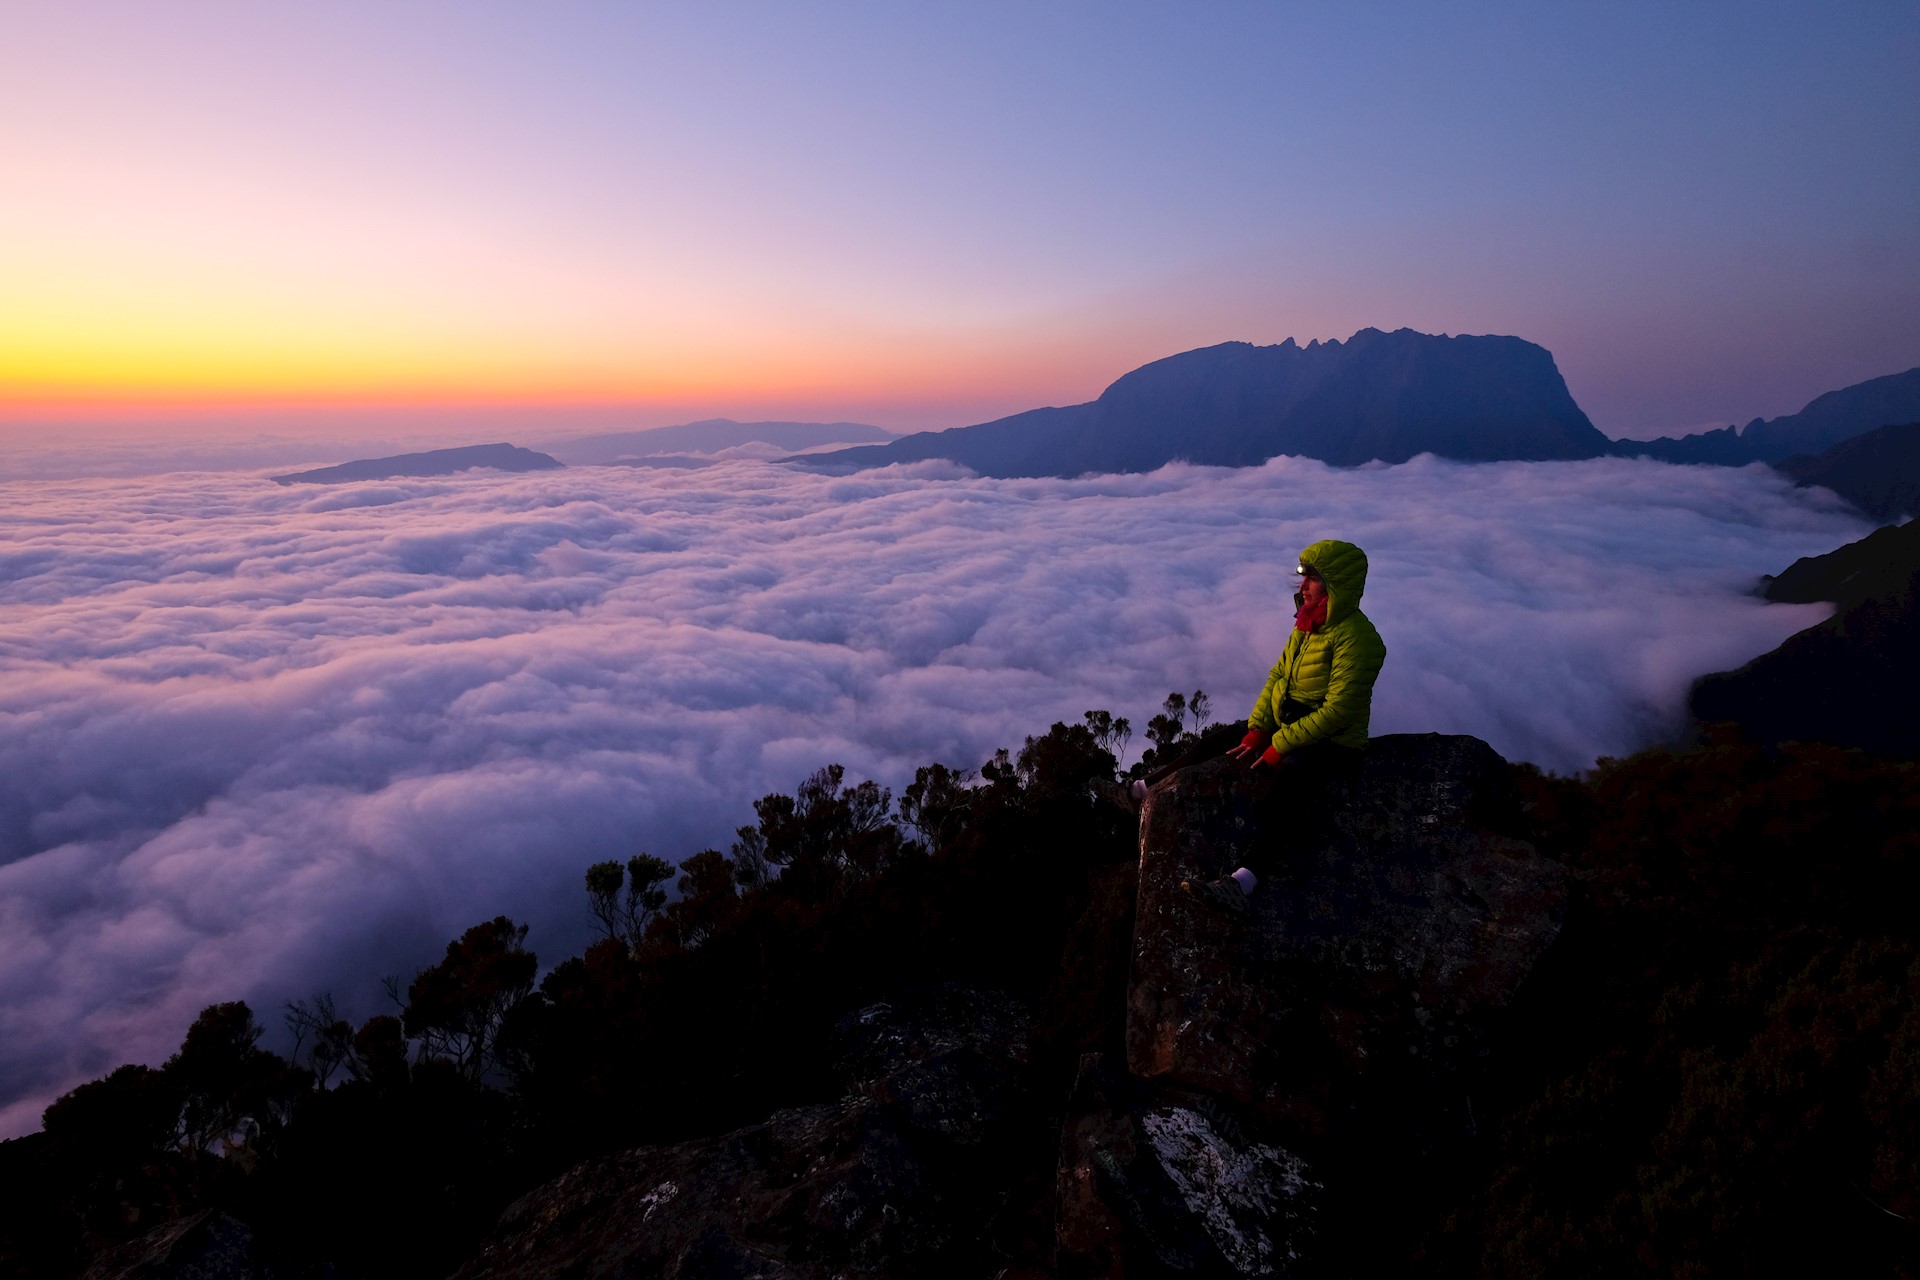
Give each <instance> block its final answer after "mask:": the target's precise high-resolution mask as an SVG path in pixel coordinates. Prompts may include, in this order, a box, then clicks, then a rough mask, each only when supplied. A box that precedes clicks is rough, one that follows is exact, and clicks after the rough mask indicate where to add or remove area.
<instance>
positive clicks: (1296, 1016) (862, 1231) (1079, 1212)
mask: <svg viewBox="0 0 1920 1280" xmlns="http://www.w3.org/2000/svg"><path fill="white" fill-rule="evenodd" d="M1506 776H1507V775H1506V766H1505V762H1503V761H1502V760H1501V759H1500V758H1499V757H1498V756H1497V755H1495V754H1494V753H1493V752H1492V750H1491V749H1489V748H1488V747H1487V746H1486V745H1485V744H1484V743H1481V742H1479V741H1477V740H1476V739H1471V738H1447V737H1440V736H1438V735H1427V736H1401V737H1387V738H1381V739H1377V740H1376V742H1375V744H1374V747H1373V749H1372V750H1370V751H1369V753H1368V758H1367V762H1366V764H1365V767H1364V769H1363V771H1362V772H1361V773H1360V775H1359V776H1358V777H1357V778H1355V779H1354V780H1352V782H1351V783H1350V784H1348V785H1346V786H1344V787H1342V788H1340V789H1338V790H1337V791H1335V792H1333V793H1331V794H1330V795H1329V800H1328V806H1327V810H1326V813H1325V815H1324V821H1323V822H1319V823H1315V824H1312V826H1311V827H1310V828H1308V829H1307V830H1308V831H1309V832H1310V835H1309V837H1308V838H1307V839H1306V840H1305V841H1304V842H1303V843H1302V844H1301V846H1300V847H1299V848H1298V849H1297V851H1295V853H1294V855H1293V857H1292V859H1291V863H1290V865H1291V870H1290V871H1289V872H1288V873H1287V874H1286V875H1284V876H1276V877H1274V878H1273V879H1272V881H1271V882H1269V883H1267V884H1263V885H1262V886H1261V889H1260V891H1259V893H1258V894H1257V895H1256V896H1255V900H1254V902H1253V909H1252V912H1251V914H1250V915H1249V916H1248V917H1247V918H1246V919H1245V920H1244V921H1242V920H1240V919H1238V918H1235V917H1230V916H1216V915H1214V914H1212V913H1210V912H1209V911H1207V909H1205V908H1204V907H1201V906H1200V905H1198V904H1197V903H1195V902H1194V901H1193V900H1192V899H1190V898H1189V897H1187V896H1186V895H1184V894H1182V893H1181V892H1180V890H1179V888H1178V883H1179V880H1180V879H1181V877H1183V876H1186V875H1190V874H1193V873H1195V872H1201V873H1206V874H1215V873H1218V872H1219V871H1221V870H1223V869H1226V868H1227V867H1228V865H1229V864H1230V863H1232V862H1233V860H1234V859H1235V858H1236V856H1237V846H1238V845H1240V844H1243V843H1244V842H1245V841H1247V840H1249V839H1252V838H1254V837H1255V830H1254V827H1253V826H1252V825H1251V818H1252V815H1253V812H1254V808H1255V806H1256V805H1257V804H1258V803H1259V799H1260V788H1261V787H1262V785H1263V781H1262V780H1261V779H1260V778H1257V777H1254V776H1252V775H1250V774H1248V772H1247V771H1246V770H1245V769H1243V768H1241V767H1239V766H1237V765H1235V764H1233V763H1232V762H1230V761H1227V760H1225V759H1221V758H1215V759H1213V760H1210V761H1205V762H1202V763H1200V764H1197V765H1194V766H1191V767H1189V768H1186V769H1182V770H1180V771H1178V772H1176V773H1174V774H1172V775H1171V776H1169V777H1167V778H1165V779H1163V780H1162V781H1161V782H1160V783H1158V784H1157V785H1156V786H1155V787H1154V788H1153V789H1152V791H1151V792H1150V793H1149V796H1148V799H1147V801H1146V803H1145V808H1144V811H1143V813H1142V815H1141V821H1140V850H1141V853H1140V862H1139V868H1138V875H1139V898H1138V902H1139V906H1138V911H1137V913H1136V916H1135V922H1134V930H1133V938H1134V942H1133V948H1132V967H1133V973H1132V979H1131V983H1130V992H1129V996H1128V1003H1127V1013H1126V1018H1127V1026H1126V1030H1125V1039H1124V1043H1125V1046H1126V1048H1125V1053H1124V1060H1121V1058H1120V1057H1119V1056H1117V1055H1107V1054H1101V1053H1095V1054H1090V1055H1088V1056H1086V1057H1085V1058H1084V1059H1082V1062H1081V1068H1080V1072H1079V1079H1078V1081H1077V1082H1076V1083H1075V1084H1074V1086H1073V1089H1072V1093H1071V1095H1070V1096H1069V1097H1067V1098H1044V1097H1035V1096H1033V1092H1032V1090H1033V1083H1034V1082H1033V1080H1032V1078H1031V1077H1030V1076H1029V1075H1027V1074H1025V1073H1024V1071H1023V1064H1024V1063H1025V1062H1026V1059H1027V1050H1026V1014H1025V1010H1024V1009H1023V1008H1022V1007H1021V1006H1020V1005H1018V1004H1017V1003H1015V1002H1012V1001H1010V1000H1007V999H1006V998H1004V997H1000V996H997V995H994V994H993V993H990V992H980V991H973V990H965V989H945V990H942V991H938V992H933V993H929V994H925V995H923V996H921V997H917V998H911V999H908V1000H904V1001H901V1002H895V1003H890V1004H887V1005H878V1006H872V1007H869V1008H866V1009H862V1010H859V1011H856V1012H854V1013H853V1014H850V1015H849V1016H848V1017H847V1018H845V1019H843V1021H842V1022H841V1024H840V1026H839V1027H838V1028H837V1030H836V1035H837V1036H838V1037H839V1039H840V1043H841V1045H842V1053H841V1070H840V1076H841V1081H842V1085H843V1087H844V1090H845V1092H844V1095H843V1096H842V1097H840V1098H839V1099H834V1100H823V1101H822V1102H820V1103H819V1104H817V1105H814V1106H809V1107H802V1108H797V1109H791V1110H787V1111H783V1112H780V1113H777V1114H776V1115H774V1116H772V1117H770V1118H769V1119H768V1120H767V1121H766V1122H765V1123H763V1124H759V1125H754V1126H751V1127H749V1128H746V1129H742V1130H738V1131H735V1132H733V1133H729V1134H725V1135H721V1136H719V1137H714V1138H705V1139H699V1140H696V1141H692V1142H686V1143H681V1144H678V1145H675V1146H666V1147H648V1148H641V1149H638V1150H634V1151H629V1152H626V1153H624V1154H621V1155H616V1156H611V1157H608V1158H605V1159H602V1160H597V1161H593V1162H589V1163H588V1164H585V1165H582V1166H580V1167H578V1168H576V1169H574V1170H573V1171H571V1172H570V1173H568V1174H566V1175H565V1176H563V1177H561V1178H560V1179H558V1180H556V1181H554V1182H552V1183H549V1184H548V1185H546V1186H544V1187H542V1188H540V1189H539V1190H536V1191H534V1192H533V1193H531V1194H530V1195H528V1196H526V1197H525V1198H523V1199H522V1200H521V1201H519V1202H518V1203H516V1204H515V1205H514V1206H513V1207H512V1208H510V1209H509V1210H508V1211H507V1213H506V1214H505V1215H504V1217H503V1218H502V1219H501V1222H500V1225H499V1228H498V1231H497V1232H496V1234H495V1236H494V1238H493V1239H492V1240H491V1241H490V1242H489V1243H488V1244H487V1245H486V1247H485V1249H484V1250H483V1251H482V1252H481V1253H480V1254H479V1255H478V1256H477V1257H476V1258H474V1259H473V1260H472V1261H471V1262H470V1263H469V1264H468V1265H467V1266H466V1267H464V1268H463V1269H462V1270H461V1271H460V1272H459V1273H458V1274H459V1277H460V1280H483V1278H500V1280H505V1278H506V1277H513V1278H515V1280H535V1278H545V1277H553V1278H556V1280H557V1278H558V1277H562V1276H566V1277H588V1276H609V1277H611V1276H622V1277H628V1276H631V1277H639V1276H662V1277H667V1276H696V1275H697V1276H722V1275H725V1276H766V1277H795V1278H799V1277H807V1278H809V1280H814V1278H817V1280H826V1278H827V1277H837V1276H900V1277H907V1276H942V1275H954V1276H961V1275H970V1276H972V1275H991V1274H1025V1275H1044V1274H1057V1275H1060V1276H1071V1277H1084V1278H1091V1277H1122V1276H1128V1277H1140V1276H1155V1275H1210V1276H1283V1275H1292V1274H1307V1273H1309V1272H1315V1273H1320V1274H1326V1273H1328V1270H1329V1268H1332V1270H1333V1271H1335V1272H1337V1271H1338V1269H1339V1266H1340V1265H1341V1260H1342V1259H1351V1258H1353V1257H1354V1256H1356V1253H1357V1251H1358V1249H1359V1241H1358V1239H1357V1237H1356V1233H1357V1232H1360V1231H1362V1230H1363V1228H1362V1227H1361V1226H1360V1225H1359V1224H1360V1222H1361V1218H1362V1216H1363V1215H1357V1214H1356V1212H1355V1206H1356V1205H1357V1204H1358V1203H1359V1202H1361V1201H1363V1200H1364V1199H1365V1197H1366V1196H1367V1195H1369V1194H1372V1193H1374V1192H1375V1191H1377V1189H1378V1185H1379V1184H1378V1180H1377V1179H1373V1178H1370V1177H1369V1176H1368V1175H1366V1173H1365V1172H1364V1171H1365V1169H1366V1168H1367V1166H1368V1164H1369V1163H1370V1162H1372V1161H1374V1160H1388V1161H1392V1162H1395V1167H1397V1168H1402V1169H1405V1168H1414V1167H1419V1168H1422V1169H1427V1173H1426V1174H1425V1175H1424V1176H1433V1175H1432V1173H1431V1169H1428V1166H1434V1165H1435V1161H1434V1159H1433V1158H1432V1153H1433V1152H1435V1151H1442V1150H1444V1149H1445V1147H1446V1135H1449V1134H1453V1133H1456V1132H1458V1131H1460V1130H1461V1128H1462V1126H1463V1125H1466V1124H1468V1123H1470V1122H1469V1120H1468V1119H1467V1117H1466V1116H1465V1114H1464V1113H1463V1111H1462V1102H1463V1095H1462V1094H1461V1092H1460V1080H1461V1078H1462V1075H1463V1073H1465V1072H1468V1071H1470V1070H1471V1069H1473V1067H1474V1064H1475V1063H1476V1061H1477V1056H1478V1055H1479V1053H1480V1052H1481V1050H1482V1047H1483V1041H1482V1038H1481V1035H1480V1030H1481V1026H1482V1024H1483V1022H1484V1020H1485V1019H1486V1018H1487V1017H1489V1016H1491V1015H1494V1014H1495V1013H1496V1012H1497V1011H1498V1010H1499V1009H1500V1008H1502V1007H1503V1006H1504V1005H1505V1004H1506V1003H1507V1002H1508V1001H1509V1000H1510V999H1511V998H1512V996H1513V994H1514V992H1515V991H1516V990H1517V988H1518V987H1519V985H1520V984H1521V983H1522V982H1523V981H1524V980H1525V978H1526V976H1527V974H1528V972H1529V970H1530V969H1531V967H1532V965H1533V962H1534V961H1535V960H1536V959H1537V958H1538V957H1539V956H1540V954H1541V953H1542V952H1543V951H1544V950H1545V949H1546V948H1547V946H1548V945H1549V944H1550V943H1551V942H1552V941H1553V939H1554V938H1555V936H1556V934H1557V933H1558V930H1559V927H1560V919H1561V913H1562V910H1563V907H1564V903H1565V895H1566V887H1565V877H1564V875H1563V873H1562V872H1561V870H1560V868H1559V867H1558V866H1557V865H1556V864H1554V863H1552V862H1550V861H1549V860H1547V859H1545V858H1543V857H1541V856H1540V855H1539V854H1538V853H1536V852H1535V851H1534V850H1533V849H1532V848H1531V847H1529V846H1527V845H1525V844H1522V843H1520V842H1518V841H1515V840H1512V839H1510V838H1508V837H1505V836H1502V835H1500V834H1498V833H1497V830H1496V828H1497V827H1498V826H1500V825H1501V821H1502V817H1503V815H1504V814H1506V813H1507V812H1508V810H1509V809H1510V804H1511V797H1510V796H1509V794H1508V792H1507V784H1506ZM1116 1030H1117V1028H1116ZM1036 1149H1041V1150H1046V1149H1051V1150H1053V1151H1054V1152H1055V1168H1054V1174H1053V1177H1052V1179H1051V1185H1050V1187H1049V1185H1048V1183H1047V1180H1044V1179H1043V1180H1042V1181H1041V1183H1040V1185H1038V1186H1036V1185H1035V1184H1034V1181H1033V1180H1032V1179H1031V1178H1027V1177H1025V1176H1024V1175H1023V1174H1022V1169H1023V1167H1025V1165H1026V1163H1027V1162H1028V1161H1027V1155H1030V1154H1031V1153H1032V1152H1033V1151H1035V1150H1036ZM1423 1152H1424V1153H1426V1154H1422V1153H1423ZM1023 1153H1026V1154H1023ZM1436 1167H1437V1166H1436ZM1018 1220H1028V1221H1032V1220H1039V1221H1042V1222H1050V1223H1051V1224H1052V1232H1051V1234H1052V1242H1051V1247H1050V1248H1048V1247H1047V1246H1046V1245H1045V1244H1044V1243H1043V1244H1042V1245H1041V1246H1040V1248H1039V1249H1038V1250H1037V1252H1038V1253H1039V1254H1040V1255H1041V1256H1040V1257H1038V1258H1035V1257H1032V1256H1027V1257H1025V1258H1023V1257H1022V1256H1021V1251H1020V1250H1018V1249H1017V1248H1016V1247H1014V1245H1013V1243H1010V1241H1009V1239H1008V1236H1009V1234H1012V1235H1017V1232H1012V1231H1011V1229H1010V1228H1007V1227H1006V1226H1005V1224H1006V1223H1007V1222H1009V1221H1018ZM1032 1252H1034V1251H1033V1250H1029V1251H1028V1253H1029V1254H1031V1253H1032Z"/></svg>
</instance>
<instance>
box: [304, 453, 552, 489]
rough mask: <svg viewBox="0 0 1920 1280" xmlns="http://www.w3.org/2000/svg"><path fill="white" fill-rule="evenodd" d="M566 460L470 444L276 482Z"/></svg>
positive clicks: (541, 467)
mask: <svg viewBox="0 0 1920 1280" xmlns="http://www.w3.org/2000/svg"><path fill="white" fill-rule="evenodd" d="M564 465H565V464H564V463H562V462H560V461H558V460H557V459H554V458H550V457H548V456H547V455H546V454H544V453H535V452H534V451H533V450H531V449H522V448H520V447H518V446H517V445H511V444H470V445H463V446H461V447H460V448H457V449H429V450H427V451H426V452H425V453H401V454H396V455H394V456H393V457H391V458H361V459H359V460H357V461H354V462H343V463H341V464H340V465H339V466H337V467H320V468H318V469H317V470H313V471H297V472H295V473H294V474H292V475H285V476H275V477H274V478H273V482H274V483H275V484H349V483H351V482H353V481H355V480H391V479H394V478H395V477H399V476H450V475H453V474H455V473H456V472H460V471H472V470H474V469H475V468H477V467H486V468H489V469H491V470H495V471H556V470H559V469H560V468H561V467H563V466H564Z"/></svg>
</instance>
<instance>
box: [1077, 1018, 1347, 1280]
mask: <svg viewBox="0 0 1920 1280" xmlns="http://www.w3.org/2000/svg"><path fill="white" fill-rule="evenodd" d="M1321 1189H1322V1188H1321V1184H1320V1183H1319V1182H1318V1181H1316V1180H1315V1177H1314V1174H1313V1171H1312V1169H1311V1168H1309V1166H1308V1165H1307V1163H1306V1161H1304V1160H1302V1159H1301V1158H1300V1157H1299V1156H1297V1155H1294V1154H1293V1153H1292V1152H1290V1151H1287V1150H1285V1149H1284V1148H1281V1147H1278V1146H1275V1145H1273V1144H1271V1143H1265V1142H1257V1141H1254V1140H1252V1139H1251V1138H1249V1137H1248V1136H1247V1134H1246V1132H1245V1131H1244V1129H1243V1128H1242V1127H1241V1126H1240V1125H1239V1124H1237V1123H1236V1122H1235V1121H1234V1120H1233V1118H1232V1117H1231V1116H1230V1115H1229V1114H1227V1113H1226V1112H1225V1111H1224V1110H1222V1109H1221V1108H1220V1107H1218V1106H1216V1105H1213V1104H1211V1103H1210V1102H1209V1100H1208V1099H1205V1098H1202V1097H1194V1096H1183V1095H1181V1094H1179V1093H1178V1092H1176V1091H1171V1090H1165V1089H1157V1088H1155V1087H1153V1086H1152V1085H1148V1084H1145V1083H1143V1082H1141V1081H1139V1080H1136V1079H1134V1078H1133V1077H1131V1076H1129V1075H1127V1074H1126V1073H1125V1072H1124V1071H1121V1070H1120V1069H1118V1068H1117V1067H1115V1066H1113V1065H1112V1064H1109V1063H1107V1062H1105V1061H1103V1060H1102V1059H1101V1057H1100V1055H1099V1054H1089V1055H1087V1057H1086V1059H1085V1060H1084V1061H1083V1062H1082V1064H1081V1070H1080V1078H1079V1080H1078V1081H1077V1082H1076V1084H1075V1086H1074V1092H1073V1098H1072V1101H1071V1104H1070V1108H1069V1113H1068V1117H1067V1122H1066V1125H1065V1127H1064V1129H1063V1130H1062V1133H1061V1139H1060V1173H1059V1179H1058V1185H1057V1187H1056V1196H1057V1200H1058V1206H1059V1209H1058V1219H1057V1221H1058V1223H1059V1234H1058V1239H1059V1249H1058V1253H1057V1256H1056V1264H1057V1266H1058V1270H1059V1274H1060V1275H1061V1276H1062V1277H1063V1278H1065V1280H1093V1278H1094V1277H1113V1276H1150V1275H1164V1274H1174V1275H1183V1274H1184V1275H1196V1274H1197V1275H1246V1276H1271V1275H1286V1274H1288V1272H1289V1271H1290V1270H1291V1269H1292V1268H1293V1267H1294V1266H1295V1265H1296V1264H1298V1263H1299V1262H1300V1261H1301V1259H1302V1258H1303V1257H1304V1256H1305V1255H1307V1254H1308V1253H1309V1252H1310V1251H1311V1249H1312V1246H1313V1238H1314V1234H1315V1217H1316V1216H1317V1213H1318V1207H1319V1206H1318V1203H1317V1201H1318V1192H1319V1191H1320V1190H1321Z"/></svg>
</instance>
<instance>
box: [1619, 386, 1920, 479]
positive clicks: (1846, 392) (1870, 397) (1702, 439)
mask: <svg viewBox="0 0 1920 1280" xmlns="http://www.w3.org/2000/svg"><path fill="white" fill-rule="evenodd" d="M1916 419H1920V369H1909V370H1907V371H1906V372H1905V373H1890V374H1888V375H1887V376H1886V377H1884V378H1869V379H1868V380H1867V381H1865V382H1856V383H1854V384H1853V385H1852V386H1850V387H1842V388H1840V389H1839V390H1838V391H1829V392H1827V393H1826V394H1825V395H1820V396H1815V397H1814V398H1813V399H1812V400H1810V401H1808V402H1807V406H1806V408H1804V409H1802V410H1800V412H1798V413H1793V414H1788V415H1787V416H1786V417H1784V418H1770V419H1761V418H1755V419H1754V420H1753V421H1752V422H1749V423H1748V424H1747V425H1746V426H1744V427H1741V428H1740V429H1738V430H1735V429H1734V428H1733V427H1721V428H1720V429H1719V430H1718V431H1702V432H1698V433H1696V434H1694V435H1690V436H1662V437H1661V438H1660V439H1658V440H1616V441H1614V442H1613V449H1614V452H1615V453H1618V454H1621V455H1622V456H1624V457H1629V458H1632V457H1647V458H1657V459H1659V460H1660V461H1662V462H1709V463H1719V464H1721V465H1722V466H1730V467H1739V466H1745V465H1746V464H1747V463H1749V462H1783V461H1785V460H1786V459H1788V458H1790V457H1792V456H1794V455H1795V454H1802V453H1804V454H1815V453H1819V452H1821V451H1822V450H1825V449H1830V448H1832V447H1833V446H1834V445H1836V444H1839V443H1840V442H1841V441H1842V440H1849V439H1851V438H1853V437H1854V436H1857V435H1862V434H1864V433H1866V432H1868V431H1872V430H1874V429H1875V428H1876V427H1884V426H1888V425H1889V424H1892V423H1897V422H1913V421H1915V420H1916Z"/></svg>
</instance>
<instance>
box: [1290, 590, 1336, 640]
mask: <svg viewBox="0 0 1920 1280" xmlns="http://www.w3.org/2000/svg"><path fill="white" fill-rule="evenodd" d="M1328 602H1329V598H1328V597H1327V596H1321V597H1320V599H1319V601H1318V602H1317V603H1314V604H1310V605H1303V606H1302V607H1301V609H1300V612H1298V613H1296V614H1294V615H1293V629H1294V630H1295V631H1311V630H1313V629H1314V628H1315V627H1317V626H1319V625H1320V624H1321V623H1323V622H1325V621H1326V620H1327V604H1328Z"/></svg>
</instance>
